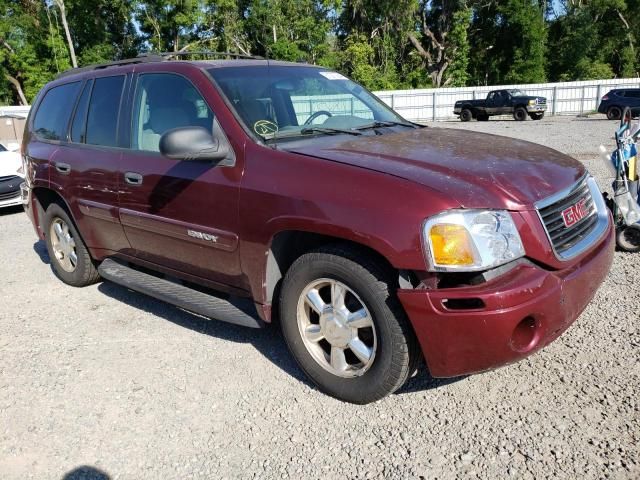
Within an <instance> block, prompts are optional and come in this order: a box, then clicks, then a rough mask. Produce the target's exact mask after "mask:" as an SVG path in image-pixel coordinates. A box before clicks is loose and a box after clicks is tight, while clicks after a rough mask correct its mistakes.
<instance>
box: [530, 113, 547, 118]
mask: <svg viewBox="0 0 640 480" xmlns="http://www.w3.org/2000/svg"><path fill="white" fill-rule="evenodd" d="M529 116H530V117H531V120H542V119H543V118H544V113H532V114H531V115H529Z"/></svg>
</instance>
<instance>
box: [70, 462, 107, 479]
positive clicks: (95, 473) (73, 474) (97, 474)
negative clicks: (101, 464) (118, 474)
mask: <svg viewBox="0 0 640 480" xmlns="http://www.w3.org/2000/svg"><path fill="white" fill-rule="evenodd" d="M110 479H111V477H110V476H109V474H108V473H106V472H103V471H102V470H99V469H97V468H95V467H89V466H87V465H82V466H81V467H76V468H74V469H73V470H71V471H69V472H67V473H65V474H64V476H63V477H62V480H110Z"/></svg>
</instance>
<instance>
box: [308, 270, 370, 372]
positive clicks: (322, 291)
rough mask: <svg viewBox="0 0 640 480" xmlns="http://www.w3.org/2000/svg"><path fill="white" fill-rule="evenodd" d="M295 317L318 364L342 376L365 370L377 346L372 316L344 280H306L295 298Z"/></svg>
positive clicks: (367, 368) (368, 366)
mask: <svg viewBox="0 0 640 480" xmlns="http://www.w3.org/2000/svg"><path fill="white" fill-rule="evenodd" d="M297 317H298V329H299V331H300V336H301V337H302V341H303V343H304V346H305V347H306V349H307V351H308V352H309V353H310V354H311V356H312V357H313V359H314V360H315V361H316V362H317V363H318V364H319V365H320V366H321V367H322V368H324V369H325V370H327V371H328V372H330V373H332V374H334V375H337V376H339V377H344V378H350V377H358V376H361V375H363V374H364V373H365V372H366V371H367V370H369V368H370V367H371V365H372V364H373V361H374V359H375V355H376V349H377V346H378V345H377V335H376V329H375V325H374V323H373V318H372V317H371V314H370V313H369V310H368V309H367V307H366V306H365V305H364V303H363V302H362V300H361V299H360V298H359V297H358V295H357V294H356V293H355V292H354V291H353V290H351V289H350V288H349V287H348V286H346V285H345V284H344V283H342V282H340V281H338V280H333V279H328V278H322V279H318V280H315V281H313V282H311V283H309V284H308V285H307V286H306V287H305V288H304V289H303V290H302V293H301V295H300V297H299V299H298V309H297Z"/></svg>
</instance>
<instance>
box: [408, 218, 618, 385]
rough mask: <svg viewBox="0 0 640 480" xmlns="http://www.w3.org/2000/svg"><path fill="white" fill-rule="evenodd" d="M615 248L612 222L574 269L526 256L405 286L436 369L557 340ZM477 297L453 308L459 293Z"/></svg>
mask: <svg viewBox="0 0 640 480" xmlns="http://www.w3.org/2000/svg"><path fill="white" fill-rule="evenodd" d="M613 252H614V230H613V227H612V225H611V223H610V225H609V229H608V232H607V235H606V236H605V237H604V238H603V239H602V240H601V241H600V245H599V246H598V248H596V249H595V250H594V251H593V252H591V253H590V255H589V256H588V257H586V258H585V259H583V260H581V261H580V262H579V263H578V264H572V266H571V267H569V268H567V269H566V270H560V271H548V270H545V269H543V268H541V267H539V266H537V265H535V264H533V263H530V262H523V263H522V264H520V265H518V266H517V267H515V268H514V269H513V270H511V271H510V272H508V273H506V274H504V275H502V276H500V277H498V278H496V279H494V280H491V281H490V282H487V283H485V284H482V285H479V286H472V287H461V288H451V289H439V290H399V291H398V297H399V299H400V301H401V302H402V304H403V306H404V308H405V311H406V312H407V315H408V316H409V319H410V320H411V323H412V325H413V328H414V330H415V332H416V335H417V337H418V340H419V342H420V346H421V347H422V352H423V354H424V357H425V359H426V362H427V365H428V367H429V371H430V373H431V375H433V376H434V377H455V376H459V375H465V374H470V373H476V372H481V371H484V370H490V369H492V368H496V367H499V366H502V365H507V364H509V363H513V362H516V361H518V360H520V359H522V358H525V357H527V356H528V355H531V354H532V353H534V352H536V351H538V350H540V349H541V348H543V347H545V346H546V345H548V344H549V343H551V342H552V341H553V340H555V339H556V338H558V337H559V336H560V335H561V334H562V333H563V332H564V331H565V330H566V329H567V328H568V327H569V326H570V325H571V324H572V323H573V322H574V321H575V320H576V319H577V318H578V316H579V315H580V314H581V313H582V311H583V310H584V309H585V308H586V306H587V305H588V304H589V302H590V301H591V299H592V298H593V295H594V294H595V291H596V289H597V288H598V287H599V286H600V284H601V283H602V282H603V281H604V279H605V277H606V276H607V273H608V272H609V268H610V267H611V263H612V262H613ZM469 299H473V300H474V301H473V302H470V303H468V304H466V305H469V306H471V307H473V308H471V309H457V310H456V309H451V308H447V305H452V303H453V302H451V300H469ZM476 300H477V301H476ZM478 301H479V302H478ZM480 302H481V303H480ZM482 304H483V305H484V306H483V307H480V308H478V307H477V305H482Z"/></svg>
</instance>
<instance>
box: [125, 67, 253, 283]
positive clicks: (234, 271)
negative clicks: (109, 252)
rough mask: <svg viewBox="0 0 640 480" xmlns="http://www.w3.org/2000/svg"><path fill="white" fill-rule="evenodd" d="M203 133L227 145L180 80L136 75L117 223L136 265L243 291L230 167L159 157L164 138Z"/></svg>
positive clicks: (236, 169)
mask: <svg viewBox="0 0 640 480" xmlns="http://www.w3.org/2000/svg"><path fill="white" fill-rule="evenodd" d="M188 126H201V127H205V128H207V129H209V130H210V131H211V129H213V132H214V135H215V136H216V137H217V138H218V140H219V141H220V142H221V143H227V144H228V141H227V139H226V137H225V135H224V132H223V131H222V129H221V128H220V127H219V124H218V122H217V119H216V118H215V115H214V112H213V110H212V109H211V108H210V107H209V105H208V104H207V102H206V101H205V99H204V98H203V96H202V95H201V94H200V92H199V91H198V90H197V88H196V87H195V86H194V85H193V84H192V83H191V82H190V81H189V80H188V79H187V78H185V77H183V76H182V75H178V74H175V73H171V72H162V73H158V72H156V71H154V72H149V73H139V74H137V75H136V78H135V87H134V94H133V101H132V107H131V140H130V143H131V149H130V150H129V151H128V152H127V153H125V154H124V155H123V161H122V167H121V171H120V172H119V173H120V175H121V180H122V183H121V184H122V185H123V188H122V190H121V192H120V209H119V215H120V220H121V222H122V225H123V228H124V231H125V233H126V236H127V239H128V240H129V242H130V244H131V247H132V248H133V251H134V255H135V257H137V258H139V259H140V260H143V261H145V262H150V263H152V264H156V265H160V266H162V267H165V268H168V269H171V270H175V271H178V272H184V273H187V274H190V275H195V276H197V277H201V278H204V279H207V280H210V281H212V282H214V283H216V284H221V285H230V286H238V285H240V284H241V272H240V261H239V254H238V221H239V219H238V194H239V188H238V186H239V182H240V178H241V173H242V171H241V168H240V166H239V165H236V163H235V154H234V153H233V149H232V148H231V146H230V145H229V151H230V152H231V153H230V156H231V157H232V158H230V161H227V160H225V161H224V162H223V163H224V164H225V166H222V165H215V164H214V163H211V162H206V161H181V160H172V159H170V158H167V157H164V156H163V155H161V154H160V151H159V150H160V149H159V142H160V138H161V136H162V134H164V133H165V132H167V131H168V130H171V129H174V128H179V127H188Z"/></svg>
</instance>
